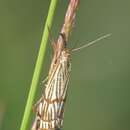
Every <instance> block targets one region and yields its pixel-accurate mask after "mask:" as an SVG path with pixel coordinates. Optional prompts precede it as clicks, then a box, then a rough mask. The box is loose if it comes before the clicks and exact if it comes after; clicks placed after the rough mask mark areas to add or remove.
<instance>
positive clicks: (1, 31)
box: [0, 0, 130, 130]
mask: <svg viewBox="0 0 130 130" xmlns="http://www.w3.org/2000/svg"><path fill="white" fill-rule="evenodd" d="M49 3H50V0H38V1H36V0H0V129H1V130H19V127H20V123H21V119H22V115H23V111H24V107H25V103H26V99H27V95H28V91H29V87H30V83H31V78H32V74H33V70H34V66H35V61H36V58H37V53H38V49H39V46H40V41H41V35H42V30H43V27H44V23H45V20H46V16H47V11H48V7H49ZM67 4H68V0H67V1H66V0H59V2H58V7H57V10H56V14H55V18H54V22H53V28H52V29H51V30H52V34H53V36H54V38H55V39H56V38H57V36H58V33H59V30H60V28H61V25H62V24H63V19H64V14H65V11H66V8H67ZM107 33H112V36H111V37H109V38H107V39H104V40H102V41H100V43H97V44H96V45H94V46H93V47H90V48H88V49H84V50H81V51H79V52H76V53H74V54H73V55H72V72H71V79H70V84H69V93H68V100H67V104H66V111H65V120H64V128H63V129H64V130H79V129H82V130H129V129H130V56H129V55H130V36H129V35H130V2H129V0H97V1H96V0H81V2H80V6H79V10H78V13H77V17H76V23H75V27H74V29H73V33H72V35H71V38H70V42H69V48H73V47H74V46H75V44H76V46H77V47H78V46H81V45H83V44H85V43H87V42H89V41H91V40H94V39H96V38H98V37H99V36H101V35H103V34H107ZM51 57H52V49H51V47H50V44H48V48H47V52H46V59H45V65H44V66H43V73H42V76H41V80H42V79H44V77H46V75H47V72H48V69H49V64H50V61H51ZM40 83H41V81H40V82H39V86H38V90H37V95H36V100H37V99H38V98H39V97H40V95H41V90H42V88H41V87H40V86H41V85H40ZM32 118H34V113H33V116H32ZM29 126H31V125H29Z"/></svg>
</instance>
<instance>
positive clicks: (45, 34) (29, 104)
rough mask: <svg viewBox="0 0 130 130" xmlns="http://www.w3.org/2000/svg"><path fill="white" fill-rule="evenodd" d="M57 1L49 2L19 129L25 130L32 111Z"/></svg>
mask: <svg viewBox="0 0 130 130" xmlns="http://www.w3.org/2000/svg"><path fill="white" fill-rule="evenodd" d="M57 1H58V0H51V3H50V7H49V11H48V16H47V20H46V23H45V28H44V31H43V35H42V40H41V45H40V49H39V53H38V57H37V61H36V65H35V69H34V74H33V78H32V82H31V86H30V91H29V94H28V98H27V103H26V106H25V111H24V115H23V119H22V122H21V127H20V130H26V129H27V126H28V122H29V118H30V115H31V111H32V104H33V100H34V96H35V93H36V87H37V86H38V83H39V78H40V74H41V70H42V67H43V61H44V57H45V51H46V45H47V41H48V36H49V32H48V27H49V28H51V26H52V21H53V17H54V12H55V9H56V5H57Z"/></svg>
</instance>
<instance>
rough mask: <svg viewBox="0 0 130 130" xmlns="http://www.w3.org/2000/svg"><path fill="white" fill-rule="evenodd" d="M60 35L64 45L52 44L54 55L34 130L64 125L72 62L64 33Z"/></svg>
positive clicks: (52, 128)
mask: <svg viewBox="0 0 130 130" xmlns="http://www.w3.org/2000/svg"><path fill="white" fill-rule="evenodd" d="M60 36H61V38H62V41H63V42H62V43H63V44H62V43H61V44H62V47H61V45H59V43H53V44H52V46H53V51H54V56H53V59H52V63H51V66H50V70H49V75H48V81H47V84H46V85H45V90H44V93H43V95H42V97H41V99H40V100H39V101H38V103H37V104H36V118H35V121H34V124H33V126H32V130H54V129H56V130H57V129H60V128H62V126H63V117H64V105H65V101H66V96H67V89H68V87H67V86H68V81H69V75H70V70H71V64H70V52H69V50H68V49H67V48H66V41H65V38H64V34H60Z"/></svg>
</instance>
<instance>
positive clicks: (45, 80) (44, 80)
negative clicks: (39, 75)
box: [42, 76, 48, 84]
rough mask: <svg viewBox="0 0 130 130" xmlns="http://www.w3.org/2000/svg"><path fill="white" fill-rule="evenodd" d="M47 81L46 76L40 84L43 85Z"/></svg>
mask: <svg viewBox="0 0 130 130" xmlns="http://www.w3.org/2000/svg"><path fill="white" fill-rule="evenodd" d="M47 80H48V76H47V77H46V78H45V79H44V80H43V81H42V84H44V83H45V82H46V81H47Z"/></svg>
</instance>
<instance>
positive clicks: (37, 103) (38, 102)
mask: <svg viewBox="0 0 130 130" xmlns="http://www.w3.org/2000/svg"><path fill="white" fill-rule="evenodd" d="M42 100H43V97H41V98H40V99H39V100H38V101H37V102H36V103H35V104H34V106H33V111H34V112H37V107H38V106H39V104H40V103H41V102H42Z"/></svg>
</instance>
